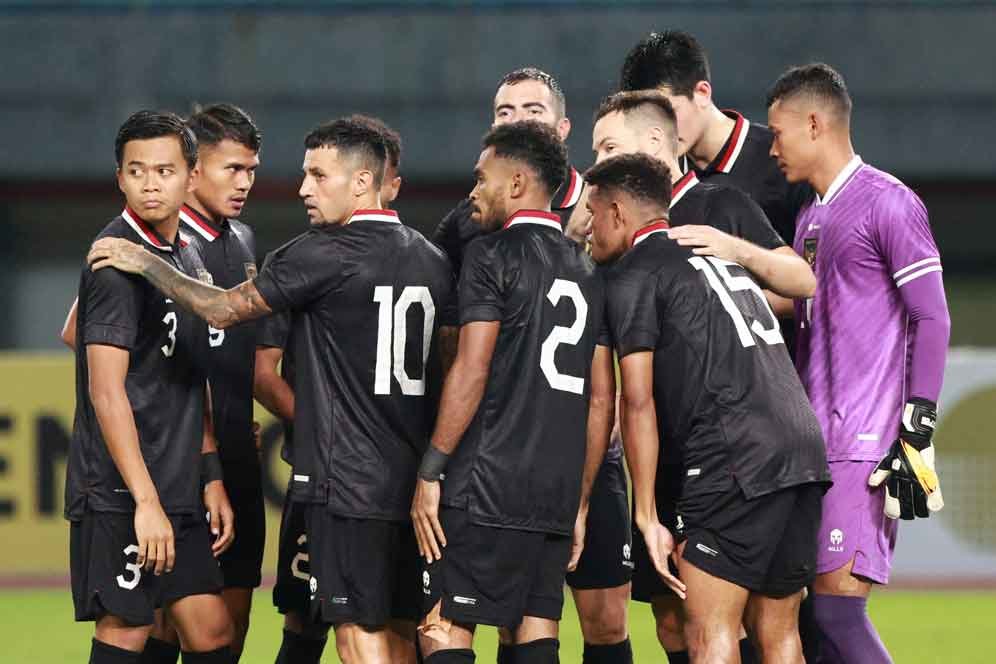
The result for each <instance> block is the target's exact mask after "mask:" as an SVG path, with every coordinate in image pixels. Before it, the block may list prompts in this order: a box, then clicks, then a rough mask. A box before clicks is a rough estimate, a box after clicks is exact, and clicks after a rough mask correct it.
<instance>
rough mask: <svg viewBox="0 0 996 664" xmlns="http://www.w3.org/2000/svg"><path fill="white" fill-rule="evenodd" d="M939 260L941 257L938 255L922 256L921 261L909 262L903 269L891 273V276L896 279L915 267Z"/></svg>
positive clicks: (938, 261)
mask: <svg viewBox="0 0 996 664" xmlns="http://www.w3.org/2000/svg"><path fill="white" fill-rule="evenodd" d="M940 262H941V257H940V256H931V257H930V258H924V259H923V260H922V261H917V262H915V263H910V264H909V265H907V266H906V267H904V268H903V269H901V270H898V271H897V272H896V273H895V274H894V275H892V278H893V279H898V278H899V277H901V276H903V275H904V274H906V273H907V272H912V271H913V270H915V269H917V268H921V267H923V266H924V265H929V264H930V263H940Z"/></svg>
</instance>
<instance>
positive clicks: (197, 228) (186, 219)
mask: <svg viewBox="0 0 996 664" xmlns="http://www.w3.org/2000/svg"><path fill="white" fill-rule="evenodd" d="M180 221H182V222H183V223H184V224H186V225H187V226H188V227H189V228H190V230H192V231H194V232H195V233H197V234H198V235H200V236H201V237H202V238H204V239H205V240H207V241H208V242H214V240H215V238H216V237H218V236H217V235H212V234H211V233H209V232H207V231H206V230H205V229H204V228H201V225H200V224H198V223H197V221H196V220H195V219H194V218H192V217H191V216H190V215H189V214H187V213H186V211H185V210H183V209H181V210H180Z"/></svg>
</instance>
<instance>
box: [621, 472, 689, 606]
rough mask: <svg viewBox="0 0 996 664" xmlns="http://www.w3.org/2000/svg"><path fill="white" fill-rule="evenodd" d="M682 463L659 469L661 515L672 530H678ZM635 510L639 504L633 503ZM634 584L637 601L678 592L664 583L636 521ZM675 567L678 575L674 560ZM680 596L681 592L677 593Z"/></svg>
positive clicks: (658, 482) (657, 490)
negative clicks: (677, 465)
mask: <svg viewBox="0 0 996 664" xmlns="http://www.w3.org/2000/svg"><path fill="white" fill-rule="evenodd" d="M680 483H681V467H680V466H679V467H669V466H665V467H662V468H659V469H658V471H657V486H656V492H655V498H656V502H657V518H658V520H660V522H661V523H663V524H664V525H665V526H666V527H667V528H668V530H670V531H671V532H672V533H676V532H677V515H676V510H677V506H676V503H677V495H678V493H679V492H680V486H681V485H680ZM633 509H634V512H635V510H636V506H635V505H634V507H633ZM632 533H633V565H634V568H633V587H632V590H631V591H630V596H631V597H632V598H633V600H634V601H636V602H649V601H650V600H651V599H652V598H654V597H658V596H660V595H674V591H673V590H671V588H670V587H669V586H668V585H667V584H666V583H664V580H663V579H661V576H660V574H658V573H657V570H656V568H654V564H653V563H652V562H651V561H650V554H649V553H647V544H646V542H644V540H643V533H641V532H640V529H639V528H637V527H636V521H633V526H632ZM671 571H672V572H674V573H675V575H677V571H678V570H677V568H676V567H675V566H674V564H673V563H672V564H671ZM675 597H677V595H675Z"/></svg>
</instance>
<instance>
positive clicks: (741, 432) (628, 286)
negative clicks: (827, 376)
mask: <svg viewBox="0 0 996 664" xmlns="http://www.w3.org/2000/svg"><path fill="white" fill-rule="evenodd" d="M666 228H667V226H666V224H663V223H658V224H651V225H650V226H646V227H644V228H642V229H640V231H638V232H637V233H636V236H635V237H634V240H633V242H634V246H633V248H632V249H630V251H629V252H628V253H627V254H625V255H624V256H623V257H622V258H620V259H619V260H618V261H616V263H615V264H613V265H612V266H611V267H610V268H609V269H608V270H607V272H606V283H607V285H606V293H607V295H606V301H607V304H606V307H607V310H608V319H609V326H610V329H611V332H612V338H613V340H614V341H615V344H616V350H617V351H618V353H619V357H620V358H624V357H626V356H627V355H629V354H631V353H635V352H639V351H653V353H654V367H653V371H654V403H655V406H656V410H657V427H658V435H659V436H660V439H661V451H660V453H661V455H663V456H664V457H670V458H671V459H675V458H676V457H677V459H678V460H679V461H680V463H681V466H682V468H683V470H684V472H683V475H684V479H683V488H682V494H683V495H686V496H688V495H694V494H703V493H711V492H715V491H727V490H729V488H730V487H731V485H732V483H733V482H734V481H735V482H736V483H737V484H738V485H739V487H740V488H741V490H742V491H743V492H744V495H745V496H746V497H747V498H748V499H751V498H755V497H757V496H760V495H764V494H766V493H770V492H772V491H777V490H779V489H783V488H786V487H790V486H794V485H798V484H804V483H807V482H821V481H826V480H828V479H829V470H828V468H827V463H826V452H825V450H824V446H823V439H822V437H821V434H820V427H819V423H818V422H817V421H816V417H815V416H814V415H813V410H812V408H811V407H810V405H809V401H808V400H807V398H806V393H805V391H804V390H803V388H802V384H801V383H800V382H799V378H798V376H797V375H796V372H795V368H794V367H793V366H792V362H791V360H790V359H789V356H788V352H787V351H786V348H785V343H784V341H783V340H782V336H781V333H780V331H779V329H778V322H777V320H776V319H775V316H774V314H773V313H772V311H771V308H770V307H769V306H768V303H767V301H766V300H765V298H764V294H763V292H762V291H761V289H760V288H759V287H758V285H757V283H755V282H754V280H753V278H752V277H751V276H750V275H749V273H748V272H747V271H746V270H744V268H742V267H741V266H739V265H737V264H736V263H731V262H729V261H723V260H719V259H717V258H713V257H708V258H707V257H704V256H696V255H694V254H693V253H692V251H691V250H690V249H688V248H686V247H681V246H679V245H678V244H677V243H676V242H674V241H672V240H671V239H669V238H668V237H667V234H666Z"/></svg>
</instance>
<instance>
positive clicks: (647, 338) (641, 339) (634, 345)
mask: <svg viewBox="0 0 996 664" xmlns="http://www.w3.org/2000/svg"><path fill="white" fill-rule="evenodd" d="M655 348H657V335H656V334H654V333H652V332H646V331H640V332H630V333H629V334H627V335H626V337H625V338H624V339H621V340H620V341H619V345H618V346H617V347H616V352H617V353H619V358H620V359H622V358H624V357H626V356H627V355H630V354H632V353H639V352H641V351H648V350H654V349H655Z"/></svg>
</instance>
